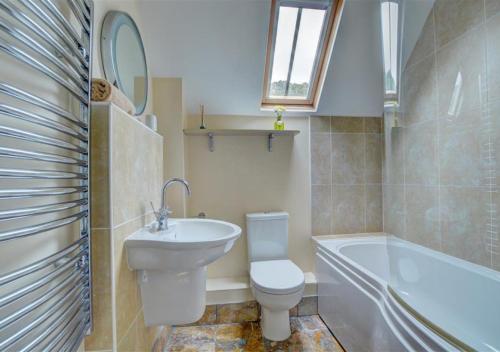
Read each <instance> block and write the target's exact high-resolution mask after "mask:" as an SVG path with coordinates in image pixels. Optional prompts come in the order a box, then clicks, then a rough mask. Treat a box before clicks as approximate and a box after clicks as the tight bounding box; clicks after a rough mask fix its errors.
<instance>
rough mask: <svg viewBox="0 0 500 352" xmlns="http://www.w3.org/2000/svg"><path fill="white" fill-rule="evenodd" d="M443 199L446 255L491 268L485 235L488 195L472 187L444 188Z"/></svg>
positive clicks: (442, 190) (487, 218) (441, 194)
mask: <svg viewBox="0 0 500 352" xmlns="http://www.w3.org/2000/svg"><path fill="white" fill-rule="evenodd" d="M440 197H441V214H440V217H441V231H442V246H443V251H444V252H445V253H447V254H450V255H453V256H455V257H458V258H461V259H465V260H467V261H470V262H473V263H476V264H480V265H484V266H491V253H490V252H489V247H488V236H487V233H486V229H487V223H488V220H489V211H488V210H489V205H490V201H489V197H490V194H489V192H488V191H487V190H485V189H481V188H472V187H441V193H440Z"/></svg>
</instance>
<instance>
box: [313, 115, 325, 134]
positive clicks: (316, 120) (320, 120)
mask: <svg viewBox="0 0 500 352" xmlns="http://www.w3.org/2000/svg"><path fill="white" fill-rule="evenodd" d="M309 120H310V121H311V132H312V133H314V132H328V133H329V132H330V117H329V116H311V117H310V118H309Z"/></svg>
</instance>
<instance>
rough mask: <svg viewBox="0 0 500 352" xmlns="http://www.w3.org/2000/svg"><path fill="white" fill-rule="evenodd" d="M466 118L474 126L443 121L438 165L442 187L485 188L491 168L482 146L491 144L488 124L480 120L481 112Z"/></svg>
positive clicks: (476, 111)
mask: <svg viewBox="0 0 500 352" xmlns="http://www.w3.org/2000/svg"><path fill="white" fill-rule="evenodd" d="M467 119H470V120H473V121H475V122H476V123H475V124H469V123H465V124H464V123H461V122H458V121H453V120H442V121H440V136H439V148H438V149H439V163H440V173H441V175H440V184H441V185H446V186H452V185H454V186H469V187H478V186H483V185H484V182H485V180H486V179H485V176H486V172H487V168H488V164H487V160H485V158H486V155H483V151H484V150H483V147H487V146H488V143H489V137H490V136H489V131H488V124H487V122H486V121H484V123H483V120H482V119H481V111H479V110H474V111H471V112H469V113H468V114H467Z"/></svg>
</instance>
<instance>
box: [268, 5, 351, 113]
mask: <svg viewBox="0 0 500 352" xmlns="http://www.w3.org/2000/svg"><path fill="white" fill-rule="evenodd" d="M342 7H343V0H307V1H304V0H302V1H298V0H273V2H272V11H271V22H270V26H269V28H270V30H269V38H268V49H267V59H266V70H265V78H264V95H263V99H262V106H263V107H269V106H272V105H276V104H280V105H286V106H292V107H296V108H302V109H307V110H314V109H315V108H316V104H317V102H318V100H319V95H320V93H321V88H322V85H323V82H324V76H325V74H326V69H327V67H328V61H329V59H330V55H331V49H332V46H333V40H334V37H335V33H336V31H337V28H338V22H339V19H340V12H341V10H342Z"/></svg>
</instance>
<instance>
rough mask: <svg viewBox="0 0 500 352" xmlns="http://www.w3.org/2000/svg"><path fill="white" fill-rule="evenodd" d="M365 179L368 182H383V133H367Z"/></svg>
mask: <svg viewBox="0 0 500 352" xmlns="http://www.w3.org/2000/svg"><path fill="white" fill-rule="evenodd" d="M364 169H365V180H364V182H363V183H367V184H381V183H382V135H380V134H378V133H373V134H366V135H365V165H364Z"/></svg>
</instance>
